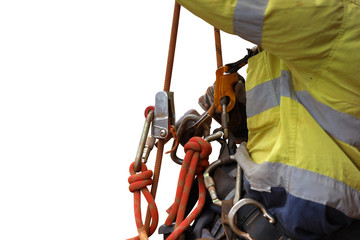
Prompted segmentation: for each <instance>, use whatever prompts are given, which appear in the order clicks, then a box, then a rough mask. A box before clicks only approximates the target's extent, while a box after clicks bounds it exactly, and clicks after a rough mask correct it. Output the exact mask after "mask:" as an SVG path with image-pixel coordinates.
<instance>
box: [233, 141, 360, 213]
mask: <svg viewBox="0 0 360 240" xmlns="http://www.w3.org/2000/svg"><path fill="white" fill-rule="evenodd" d="M235 157H236V160H237V162H238V163H239V164H240V166H241V167H242V168H243V170H244V173H245V176H246V178H247V180H248V181H249V182H250V184H251V185H253V186H255V187H256V188H259V187H261V188H264V189H268V188H270V187H282V188H284V189H285V190H286V191H287V192H288V193H290V194H291V195H293V196H295V197H298V198H301V199H305V200H309V201H313V202H316V203H320V204H323V205H327V206H330V207H333V208H335V209H338V210H339V211H341V212H343V213H344V214H346V215H347V216H349V217H351V218H359V217H360V201H359V199H360V192H359V191H357V190H356V189H354V188H352V187H350V186H348V185H346V184H345V183H343V182H340V181H338V180H336V179H333V178H330V177H327V176H325V175H321V174H318V173H315V172H311V171H308V170H304V169H301V168H297V167H293V166H288V165H285V164H283V163H272V162H263V163H262V164H256V163H255V162H253V161H252V160H251V159H250V156H249V154H248V152H247V150H246V147H245V145H244V144H241V145H240V147H239V148H238V149H237V150H236V154H235ZM290 182H291V183H293V184H290ZM294 183H295V184H294ZM309 186H311V187H309Z"/></svg>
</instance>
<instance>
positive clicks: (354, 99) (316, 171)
mask: <svg viewBox="0 0 360 240" xmlns="http://www.w3.org/2000/svg"><path fill="white" fill-rule="evenodd" d="M177 1H178V3H180V4H181V5H182V6H183V7H185V8H187V9H188V10H189V11H191V12H192V13H194V14H195V15H197V16H198V17H200V18H202V19H204V20H205V21H207V22H208V23H210V24H211V25H213V26H215V27H216V28H218V29H220V30H223V31H225V32H228V33H231V34H235V35H238V36H240V37H241V38H243V39H245V40H247V41H249V42H252V43H254V44H256V45H257V46H258V47H257V48H258V52H259V53H258V54H256V55H255V56H253V57H251V58H250V59H249V61H248V72H247V79H246V83H245V87H246V114H247V127H248V141H247V143H246V149H247V152H248V154H249V156H250V158H251V161H247V162H246V161H245V162H244V163H243V164H242V168H243V170H244V173H245V184H244V185H245V189H246V196H248V197H250V198H252V199H255V200H257V201H259V202H261V203H262V204H263V205H264V206H265V207H266V209H267V210H268V211H269V212H270V213H271V214H272V215H273V216H275V217H276V220H277V221H278V222H279V223H280V224H281V226H282V227H283V228H284V229H285V231H286V232H287V233H288V235H290V236H291V237H293V238H295V239H321V238H323V237H326V236H331V235H332V234H334V233H335V232H337V231H339V230H341V229H346V227H348V226H350V225H351V224H353V223H354V222H357V220H359V219H360V151H359V150H360V79H359V78H360V21H359V19H360V2H359V1H358V0H340V1H339V0H326V1H325V0H318V1H312V0H299V1H287V0H278V1H276V0H255V1H254V0H217V1H213V0H177ZM242 146H243V147H245V145H242Z"/></svg>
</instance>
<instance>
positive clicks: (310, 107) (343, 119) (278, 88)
mask: <svg viewBox="0 0 360 240" xmlns="http://www.w3.org/2000/svg"><path fill="white" fill-rule="evenodd" d="M280 97H289V98H291V99H293V100H295V101H297V102H298V103H300V104H302V105H303V106H304V107H305V109H306V110H307V111H308V112H309V113H310V114H311V116H312V117H313V118H314V119H315V120H316V122H317V123H318V124H319V125H320V126H321V127H322V128H323V129H324V130H325V131H326V132H327V133H329V134H330V135H332V136H333V137H335V138H336V139H338V140H340V141H342V142H344V143H347V144H350V145H352V146H355V147H360V119H359V118H357V117H355V116H353V115H350V114H347V113H344V112H340V111H337V110H335V109H333V108H331V107H329V106H327V105H325V104H323V103H321V102H319V101H317V100H316V99H315V98H314V97H313V96H311V95H310V93H309V92H307V91H300V92H294V90H293V86H292V79H291V74H290V73H289V72H287V71H285V70H282V72H281V76H280V77H278V78H275V79H273V80H270V81H267V82H264V83H262V84H260V85H257V86H255V87H254V88H252V89H250V90H249V91H247V92H246V98H247V101H246V114H247V116H248V117H253V116H255V115H257V114H259V113H262V112H264V111H266V110H269V109H271V108H273V107H276V106H279V105H280V101H281V98H280Z"/></svg>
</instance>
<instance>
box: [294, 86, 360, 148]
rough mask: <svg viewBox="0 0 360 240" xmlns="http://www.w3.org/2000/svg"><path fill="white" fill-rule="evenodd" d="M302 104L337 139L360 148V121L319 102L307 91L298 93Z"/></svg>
mask: <svg viewBox="0 0 360 240" xmlns="http://www.w3.org/2000/svg"><path fill="white" fill-rule="evenodd" d="M296 95H297V96H298V98H299V101H300V103H301V104H302V105H303V106H304V107H305V108H306V110H308V112H309V113H310V114H311V116H312V117H313V118H314V119H315V120H316V122H318V123H319V124H320V126H321V127H322V128H323V129H324V130H325V131H326V132H328V133H329V134H331V135H332V136H334V137H335V138H336V139H338V140H340V141H342V142H344V143H347V144H350V145H352V146H355V147H360V119H359V118H357V117H355V116H353V115H350V114H346V113H344V112H340V111H337V110H335V109H333V108H331V107H329V106H327V105H325V104H323V103H321V102H319V101H317V100H316V99H315V98H313V96H311V95H310V93H308V92H307V91H302V92H296Z"/></svg>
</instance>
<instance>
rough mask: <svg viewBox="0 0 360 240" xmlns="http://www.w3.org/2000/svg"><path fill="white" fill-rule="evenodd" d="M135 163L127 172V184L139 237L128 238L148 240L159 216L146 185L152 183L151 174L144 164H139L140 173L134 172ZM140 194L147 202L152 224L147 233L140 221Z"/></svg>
mask: <svg viewBox="0 0 360 240" xmlns="http://www.w3.org/2000/svg"><path fill="white" fill-rule="evenodd" d="M134 165H135V162H133V163H132V164H131V165H130V168H129V172H130V177H129V179H128V182H129V184H130V186H129V190H130V192H132V193H134V215H135V222H136V227H137V230H138V233H139V236H136V237H133V238H130V239H131V240H139V239H140V240H145V239H148V235H149V236H150V235H151V234H153V233H154V232H155V230H156V227H157V224H158V220H159V214H158V210H157V207H156V204H155V200H154V198H153V196H152V195H151V193H150V192H149V190H148V189H147V186H148V185H151V184H152V183H153V180H152V176H153V172H152V171H151V170H148V169H147V167H146V165H145V163H143V162H142V163H141V171H140V172H138V173H137V172H135V169H134ZM140 192H142V194H143V195H144V197H145V199H146V201H147V202H148V208H149V210H150V214H151V218H152V222H151V225H150V229H149V232H148V233H147V232H146V227H145V226H144V224H143V222H142V219H141V195H140ZM130 239H129V240H130Z"/></svg>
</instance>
